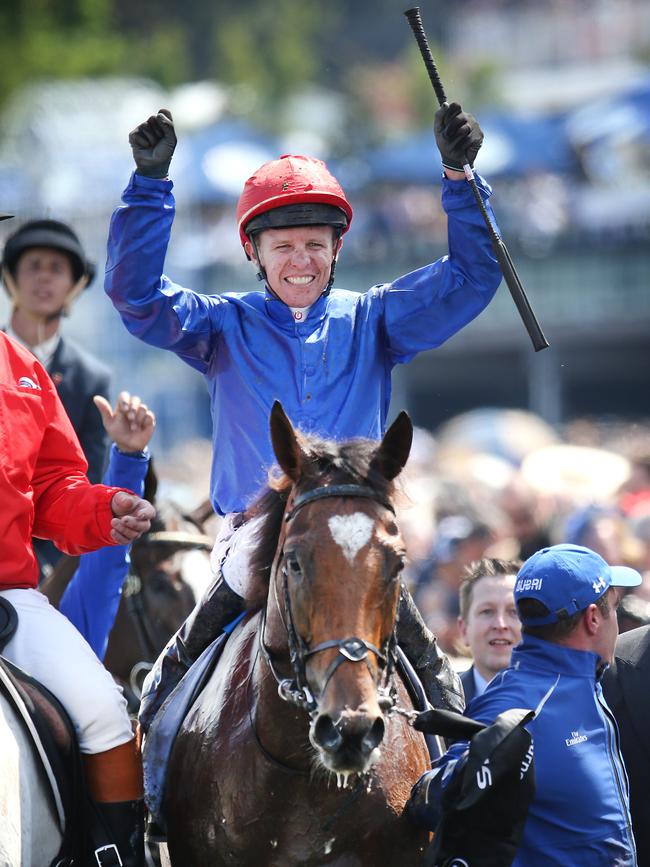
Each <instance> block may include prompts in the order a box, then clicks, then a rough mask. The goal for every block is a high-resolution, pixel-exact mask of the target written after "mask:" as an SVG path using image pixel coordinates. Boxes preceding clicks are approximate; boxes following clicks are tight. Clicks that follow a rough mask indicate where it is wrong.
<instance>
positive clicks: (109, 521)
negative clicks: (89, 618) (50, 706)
mask: <svg viewBox="0 0 650 867" xmlns="http://www.w3.org/2000/svg"><path fill="white" fill-rule="evenodd" d="M86 469H87V464H86V460H85V458H84V456H83V452H82V450H81V446H80V445H79V441H78V439H77V437H76V435H75V433H74V430H73V428H72V425H71V423H70V421H69V419H68V417H67V415H66V412H65V410H64V408H63V405H62V403H61V401H60V399H59V397H58V395H57V392H56V388H55V386H54V383H53V382H52V380H51V379H50V377H49V376H48V374H47V372H46V370H45V368H44V367H43V366H42V365H41V364H40V362H39V361H38V360H37V359H36V358H35V357H34V356H33V355H32V354H31V353H30V352H29V351H28V350H27V349H24V348H23V347H22V346H20V344H18V343H16V342H15V341H13V340H12V339H11V338H9V337H7V335H5V334H3V333H1V332H0V503H1V504H2V505H1V506H0V539H2V556H1V557H0V602H1V601H2V600H7V601H8V602H9V603H11V605H13V606H14V608H15V609H16V610H17V612H18V618H19V622H18V629H17V631H16V633H15V634H14V636H13V637H12V638H11V640H10V641H9V642H8V644H7V645H6V647H5V649H4V651H3V653H4V655H5V656H6V657H7V658H8V659H9V660H10V661H12V662H14V663H15V664H16V665H18V666H19V667H20V668H22V669H24V670H25V671H26V672H27V673H28V674H30V675H32V676H33V677H35V678H37V679H38V680H40V681H41V682H42V683H43V684H45V686H46V687H47V688H48V689H50V690H51V691H52V692H53V693H54V694H55V695H56V696H57V697H58V698H59V699H60V701H61V702H62V704H63V705H64V706H65V708H66V710H67V711H68V713H69V714H70V717H71V719H72V721H73V723H74V726H75V729H76V731H77V735H78V739H79V745H80V748H81V752H82V754H83V758H84V766H85V770H86V777H87V780H88V785H89V789H90V793H91V796H92V797H93V799H94V800H95V802H96V803H97V804H98V807H99V810H100V813H101V814H102V816H103V817H104V819H105V821H106V824H107V825H108V827H109V828H110V829H111V832H112V834H113V836H114V842H115V846H116V848H117V849H118V850H119V853H120V857H121V863H122V864H123V865H124V867H136V865H141V864H143V863H144V861H143V859H144V853H143V849H142V842H141V840H142V835H141V833H135V832H136V831H140V829H141V826H142V800H141V799H142V772H141V763H140V756H139V752H138V749H137V747H136V745H135V741H134V738H133V731H132V727H131V723H130V720H129V717H128V714H127V712H126V702H125V700H124V698H123V696H122V692H121V690H120V689H119V688H118V687H117V686H116V685H115V683H114V681H113V679H112V678H111V676H110V675H109V674H108V672H107V671H106V669H105V668H104V667H103V666H102V664H101V663H100V662H99V660H98V659H97V657H96V656H95V654H94V653H93V652H92V650H91V649H90V647H89V645H88V644H87V643H86V642H85V640H84V639H83V638H82V636H81V635H80V633H79V632H77V630H76V629H75V628H74V626H72V624H71V623H70V622H69V621H68V620H67V619H66V618H65V617H64V616H63V615H62V614H60V613H59V612H58V611H57V610H56V609H55V608H53V607H52V606H51V605H50V604H49V603H48V601H47V599H46V597H45V596H43V594H42V593H40V592H39V591H38V590H37V578H38V565H37V562H36V557H35V555H34V551H33V548H32V543H31V539H32V536H36V537H39V538H43V539H51V540H52V541H53V542H55V544H56V545H57V546H58V547H59V548H60V549H61V550H62V551H65V552H66V553H68V554H83V553H84V552H86V551H92V550H95V549H97V548H101V547H103V546H105V545H114V544H128V543H129V542H132V541H133V540H134V539H137V538H138V537H139V536H140V535H141V534H142V533H143V532H145V531H146V530H147V529H148V528H149V525H150V521H151V518H152V517H153V515H154V509H153V507H152V506H151V505H150V504H149V503H147V502H146V501H145V500H142V499H140V497H136V496H135V495H133V494H131V493H129V492H128V491H124V490H121V489H119V488H110V487H106V486H104V485H91V484H90V482H89V481H88V478H87V477H86ZM111 848H112V847H111ZM100 863H101V862H100Z"/></svg>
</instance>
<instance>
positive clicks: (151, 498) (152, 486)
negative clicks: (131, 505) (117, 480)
mask: <svg viewBox="0 0 650 867" xmlns="http://www.w3.org/2000/svg"><path fill="white" fill-rule="evenodd" d="M157 491H158V473H157V472H156V470H155V468H154V465H153V457H150V458H149V466H148V467H147V473H146V475H145V477H144V491H143V494H142V496H143V498H144V499H145V500H147V502H149V503H151V505H152V506H153V505H155V500H156V492H157Z"/></svg>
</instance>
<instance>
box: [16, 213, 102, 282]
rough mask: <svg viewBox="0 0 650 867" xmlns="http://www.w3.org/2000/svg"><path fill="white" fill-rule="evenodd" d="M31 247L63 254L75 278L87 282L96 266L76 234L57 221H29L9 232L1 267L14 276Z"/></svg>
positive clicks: (92, 275) (76, 280)
mask: <svg viewBox="0 0 650 867" xmlns="http://www.w3.org/2000/svg"><path fill="white" fill-rule="evenodd" d="M33 247H48V248H49V249H52V250H59V251H60V252H62V253H65V254H66V255H67V256H68V258H69V259H70V262H71V264H72V273H73V276H74V281H75V283H77V282H78V281H79V280H81V278H82V277H84V276H85V277H87V278H88V282H87V284H86V285H89V284H90V283H91V282H92V279H93V277H94V276H95V266H94V264H93V263H92V262H89V261H88V259H86V255H85V253H84V250H83V247H82V246H81V241H80V240H79V238H78V237H77V235H76V233H75V232H74V231H73V230H72V229H71V228H70V226H68V225H66V224H65V223H61V222H59V220H30V221H29V222H27V223H23V225H22V226H21V227H20V228H19V229H17V230H16V231H15V232H14V233H13V234H12V235H10V236H9V237H8V238H7V240H6V242H5V248H4V252H3V255H2V268H3V269H6V270H7V271H8V272H9V274H11V276H12V277H13V278H15V277H16V268H17V266H18V260H19V259H20V257H21V256H22V254H23V253H24V252H25V251H26V250H30V249H32V248H33Z"/></svg>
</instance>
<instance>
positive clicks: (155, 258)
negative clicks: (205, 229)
mask: <svg viewBox="0 0 650 867" xmlns="http://www.w3.org/2000/svg"><path fill="white" fill-rule="evenodd" d="M129 142H130V144H131V148H132V151H133V157H134V160H135V163H136V171H135V172H134V174H133V175H132V176H131V180H130V182H129V185H128V186H127V188H126V190H125V191H124V194H123V196H122V202H123V205H122V206H121V207H119V208H118V209H117V210H116V211H115V213H114V214H113V217H112V219H111V225H110V231H109V237H108V258H107V263H106V275H105V282H104V288H105V290H106V293H107V294H108V296H109V297H110V299H111V301H112V302H113V305H114V306H115V308H116V310H117V311H118V312H119V314H120V316H121V317H122V321H123V322H124V324H125V325H126V327H127V328H128V330H129V331H130V332H131V334H133V335H134V336H136V337H138V338H140V339H141V340H144V341H145V342H146V343H149V344H151V345H153V346H158V347H160V348H162V349H171V350H172V351H174V352H176V353H177V354H178V355H179V356H180V357H181V358H182V359H183V360H184V361H186V362H187V363H188V364H190V365H192V366H193V367H195V368H197V369H198V370H200V371H201V372H205V370H206V369H207V365H208V361H209V358H210V355H211V353H212V348H213V341H214V339H215V338H216V336H217V335H218V333H219V332H220V331H221V328H222V318H223V314H224V311H223V308H224V307H225V303H224V302H223V301H222V299H220V298H219V297H218V296H207V295H199V294H198V293H196V292H192V291H191V290H189V289H184V288H182V287H181V286H178V285H176V284H175V283H172V282H171V280H169V279H168V278H167V277H166V276H165V275H164V273H163V271H164V265H165V256H166V254H167V246H168V243H169V236H170V232H171V226H172V222H173V219H174V213H175V202H174V197H173V195H172V182H171V181H170V180H168V179H167V177H166V176H167V172H168V171H169V164H170V161H171V158H172V154H173V152H174V147H175V144H176V134H175V132H174V124H173V121H172V119H171V115H170V114H169V112H166V110H164V109H161V110H160V111H159V112H158V114H157V115H153V116H152V117H150V118H149V119H148V120H147V121H145V122H144V123H142V124H140V125H139V126H138V127H137V128H136V129H135V130H133V132H132V133H131V135H130V136H129Z"/></svg>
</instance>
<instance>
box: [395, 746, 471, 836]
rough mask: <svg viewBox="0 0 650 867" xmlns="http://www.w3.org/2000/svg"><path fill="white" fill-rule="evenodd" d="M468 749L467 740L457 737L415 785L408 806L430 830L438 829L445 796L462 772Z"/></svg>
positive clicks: (415, 820) (417, 819)
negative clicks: (452, 782) (457, 739)
mask: <svg viewBox="0 0 650 867" xmlns="http://www.w3.org/2000/svg"><path fill="white" fill-rule="evenodd" d="M468 749H469V743H468V742H467V741H457V742H456V743H455V744H454V745H453V746H452V747H450V748H449V749H448V750H447V752H446V753H445V754H444V756H441V757H440V758H439V759H436V760H435V761H434V762H433V764H432V766H431V770H430V771H425V773H424V774H422V776H421V777H420V779H419V780H418V781H417V783H416V784H415V785H414V786H413V788H412V790H411V797H410V799H409V801H408V802H407V810H408V814H409V816H410V818H411V819H412V820H413V821H414V822H415V823H416V824H417V825H420V826H421V827H423V828H426V829H427V830H429V831H435V830H436V826H437V825H438V823H439V822H440V819H441V818H442V797H443V795H444V793H445V791H446V789H447V787H448V786H449V784H450V783H451V781H452V780H453V779H455V775H456V774H458V773H462V770H463V768H464V767H465V759H466V757H467V752H468Z"/></svg>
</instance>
